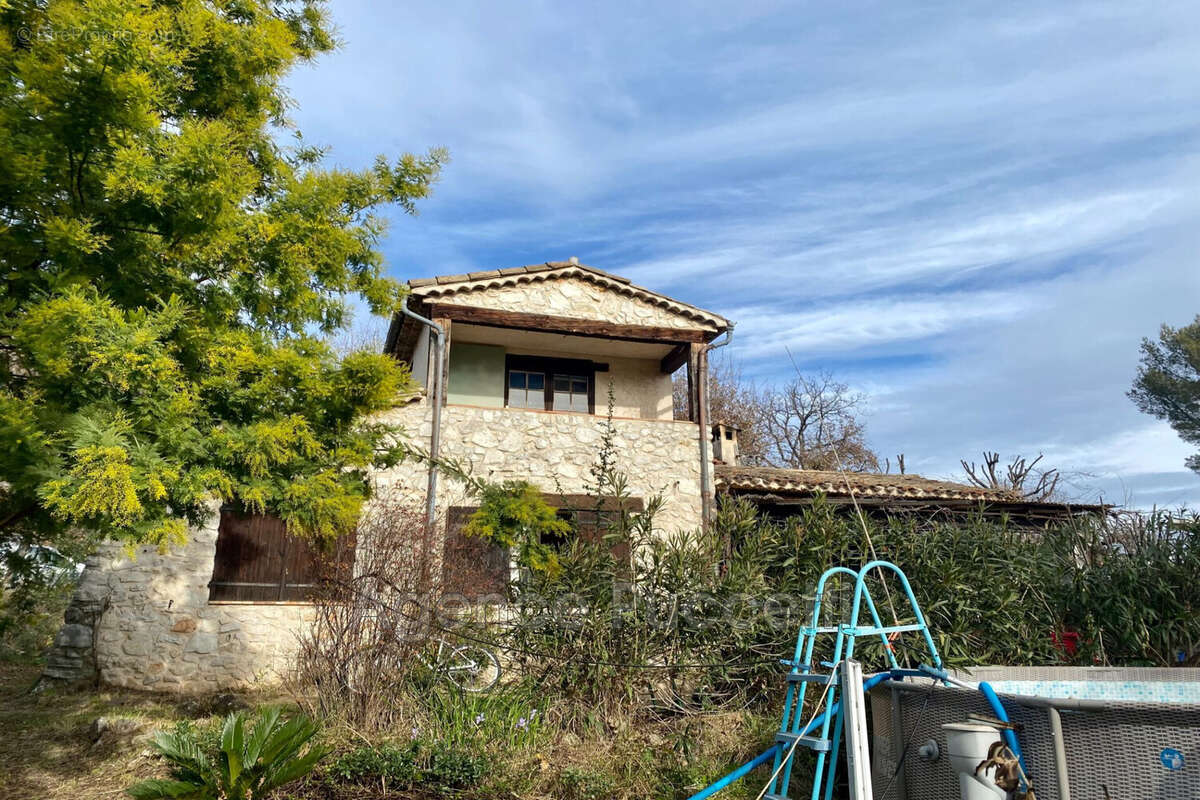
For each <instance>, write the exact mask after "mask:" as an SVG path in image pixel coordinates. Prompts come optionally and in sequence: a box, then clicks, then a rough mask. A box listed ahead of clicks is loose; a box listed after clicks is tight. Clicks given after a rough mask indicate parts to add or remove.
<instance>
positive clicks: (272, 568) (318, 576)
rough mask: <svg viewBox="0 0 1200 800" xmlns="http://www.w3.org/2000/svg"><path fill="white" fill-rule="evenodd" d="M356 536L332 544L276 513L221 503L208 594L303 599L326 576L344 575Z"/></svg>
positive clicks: (220, 597)
mask: <svg viewBox="0 0 1200 800" xmlns="http://www.w3.org/2000/svg"><path fill="white" fill-rule="evenodd" d="M354 547H355V536H354V534H353V533H351V534H349V535H347V536H343V537H342V538H341V539H339V540H338V541H337V543H336V545H335V547H334V548H333V549H332V550H329V551H324V550H322V549H321V548H320V547H319V546H317V545H314V544H311V543H309V542H308V541H306V540H304V539H301V538H299V537H296V536H290V535H288V532H287V526H286V525H285V524H284V522H283V520H281V519H279V518H278V517H274V516H269V515H265V514H239V513H237V512H235V511H231V510H227V509H222V511H221V524H220V527H219V528H218V532H217V553H216V558H215V561H214V564H213V577H212V580H211V581H210V582H209V584H208V587H209V590H208V599H209V600H215V601H221V600H224V601H236V602H244V603H254V602H259V603H263V602H304V601H307V600H311V599H312V596H313V593H314V592H315V591H316V590H317V589H318V588H319V587H320V585H321V583H322V582H323V581H325V580H327V579H343V580H344V579H347V578H349V577H350V574H351V572H352V570H353V566H354Z"/></svg>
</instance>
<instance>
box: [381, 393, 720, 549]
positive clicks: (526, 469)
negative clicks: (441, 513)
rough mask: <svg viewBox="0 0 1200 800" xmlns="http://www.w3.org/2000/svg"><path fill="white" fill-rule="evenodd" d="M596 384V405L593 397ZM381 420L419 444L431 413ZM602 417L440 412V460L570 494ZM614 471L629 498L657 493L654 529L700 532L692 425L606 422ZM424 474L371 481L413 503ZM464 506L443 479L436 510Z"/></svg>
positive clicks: (406, 467)
mask: <svg viewBox="0 0 1200 800" xmlns="http://www.w3.org/2000/svg"><path fill="white" fill-rule="evenodd" d="M600 388H601V387H599V386H597V398H596V404H597V406H599V405H600V403H601V397H600V395H601V391H600ZM385 419H386V420H387V421H388V422H391V423H393V424H399V425H401V426H402V427H403V428H404V429H405V431H406V433H407V435H409V436H411V437H414V438H415V439H416V441H418V442H423V443H427V442H428V441H429V429H430V425H431V415H430V409H429V407H428V405H427V404H426V403H425V402H424V401H422V402H420V403H414V404H412V405H409V406H405V407H403V408H399V409H396V410H394V411H393V412H391V413H390V414H389V415H387V416H386V417H385ZM605 422H606V419H605V417H604V416H599V415H596V416H594V415H591V414H569V413H563V412H546V411H531V410H523V409H511V408H507V409H499V408H498V409H490V408H477V407H473V406H446V407H445V408H444V409H443V413H442V456H444V457H446V458H450V459H455V460H457V461H459V462H461V463H464V464H466V465H469V466H470V468H471V470H472V472H473V473H474V474H476V475H478V476H480V477H483V478H487V479H490V480H494V481H500V480H506V479H513V480H526V481H529V482H530V483H533V484H534V485H536V486H537V487H538V488H540V489H541V490H542V491H544V492H547V493H554V492H555V491H558V489H559V488H561V489H562V491H563V492H564V493H568V494H578V493H582V492H584V491H585V489H586V483H587V480H588V477H589V476H588V468H589V467H590V466H591V465H592V464H593V463H594V462H595V459H596V454H597V451H598V450H599V448H600V443H601V437H602V435H603V427H604V424H605ZM613 428H614V433H615V437H614V440H615V444H616V452H617V467H618V468H619V469H620V470H621V471H623V472H624V473H626V475H627V476H628V478H629V487H630V491H631V493H632V494H633V495H635V496H638V497H642V498H649V497H650V496H651V495H654V494H661V495H662V496H663V499H664V505H663V509H662V512H661V513H660V514H659V516H658V517H657V519H656V522H657V527H658V528H660V529H661V530H663V531H665V532H670V531H675V530H677V529H694V528H698V527H700V518H701V513H702V511H701V502H700V443H699V440H698V431H697V427H696V424H695V423H693V422H688V421H686V420H672V419H614V420H613ZM426 474H427V473H426V471H425V468H424V467H423V466H422V465H420V464H415V463H406V464H401V465H400V466H398V467H396V468H395V469H392V470H389V471H386V472H381V473H379V474H378V475H377V476H376V481H377V483H378V484H379V490H380V491H381V492H392V491H399V492H400V493H401V494H402V495H404V496H408V497H411V498H412V499H413V501H414V502H420V501H421V499H422V498H423V496H424V490H425V479H426ZM463 504H469V502H468V498H466V496H465V493H464V492H463V489H462V487H461V486H460V485H457V484H456V483H455V482H453V481H448V480H443V481H442V486H441V488H440V489H439V491H438V506H439V508H441V509H443V510H444V509H445V508H447V507H449V506H454V505H463Z"/></svg>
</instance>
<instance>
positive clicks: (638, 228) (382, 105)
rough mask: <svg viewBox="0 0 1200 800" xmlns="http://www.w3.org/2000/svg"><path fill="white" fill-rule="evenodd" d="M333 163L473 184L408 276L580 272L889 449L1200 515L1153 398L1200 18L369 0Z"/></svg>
mask: <svg viewBox="0 0 1200 800" xmlns="http://www.w3.org/2000/svg"><path fill="white" fill-rule="evenodd" d="M334 13H335V14H336V15H337V18H338V21H339V22H340V23H341V25H342V27H343V32H344V36H345V38H346V40H347V46H346V47H345V49H343V50H342V51H341V52H340V53H338V54H336V55H334V56H331V57H329V58H327V59H324V60H323V61H322V63H320V64H319V65H318V66H317V67H316V68H315V69H305V70H303V71H300V72H298V73H297V74H296V75H295V77H294V80H293V81H292V85H293V87H294V90H295V94H296V97H297V99H298V100H299V102H300V110H299V111H298V112H297V114H296V117H297V119H298V121H299V123H300V125H301V127H302V128H303V129H304V130H305V133H306V135H307V138H308V139H310V140H312V141H315V142H320V143H328V144H331V145H333V146H334V147H335V154H336V161H337V162H339V163H344V164H362V163H366V161H367V159H368V158H369V156H371V155H373V154H374V153H375V152H377V151H383V152H388V153H393V154H394V153H396V152H399V151H401V150H411V149H421V148H423V147H425V146H428V145H434V144H445V145H448V146H449V147H450V149H451V151H452V154H453V157H454V159H455V160H454V162H453V163H452V164H451V165H450V167H449V168H448V170H447V172H446V175H445V178H444V180H443V182H442V183H441V184H440V185H439V187H438V190H437V193H436V194H435V196H434V197H433V198H431V199H430V200H429V201H428V202H426V203H423V204H422V209H423V215H422V216H421V217H420V218H418V219H417V220H416V221H412V220H408V219H400V220H398V221H397V222H396V224H395V226H394V227H393V231H392V234H391V236H390V238H389V240H388V242H387V244H386V248H385V249H386V252H387V255H388V258H389V261H390V263H391V264H392V265H393V269H394V270H395V271H396V272H397V274H400V275H402V276H403V277H413V276H416V275H428V274H435V273H439V272H462V271H466V270H469V269H474V268H481V267H492V266H509V265H513V264H521V263H531V262H536V261H541V260H545V259H547V258H561V257H565V256H569V255H577V256H580V257H581V259H582V260H584V261H585V262H589V263H594V264H595V265H596V266H599V267H602V268H605V269H610V270H612V271H615V272H619V273H623V274H627V275H629V276H630V277H631V278H633V279H635V280H637V281H639V282H641V283H644V284H646V285H648V286H650V287H652V288H654V289H657V290H660V291H664V292H667V293H671V294H674V295H677V296H679V297H680V299H683V300H686V301H688V302H693V303H696V304H699V305H706V306H709V307H712V308H713V309H714V310H717V311H720V312H722V313H725V314H727V315H728V316H731V317H733V318H735V319H737V320H738V322H739V326H738V334H737V338H736V341H735V345H734V347H733V348H731V350H734V351H735V352H737V353H738V354H740V356H741V357H743V358H745V359H749V361H750V363H749V364H748V368H749V369H748V371H751V372H753V373H754V374H755V375H756V376H759V377H762V378H764V379H769V378H771V377H777V378H782V377H786V375H787V374H788V373H789V372H790V370H791V366H790V364H789V363H788V360H787V358H786V355H785V354H784V348H785V347H786V348H789V349H790V350H791V351H792V352H793V353H794V354H795V355H796V356H797V358H799V359H800V360H802V361H803V362H804V363H805V364H806V365H807V364H812V365H816V366H820V365H822V364H828V365H833V366H835V367H836V369H837V370H838V371H839V374H840V375H841V376H842V377H843V378H847V379H850V380H852V381H853V382H854V383H855V384H856V385H858V386H861V387H863V388H865V389H868V390H869V391H870V392H871V394H872V396H873V399H872V409H873V415H872V418H871V431H872V433H873V435H874V437H875V439H876V443H877V444H878V446H879V448H880V449H881V450H882V451H883V452H885V453H889V454H891V453H895V452H900V451H903V452H905V453H906V454H907V455H908V458H909V464H910V465H911V466H912V467H913V468H914V469H921V470H924V471H927V472H930V473H931V474H941V475H953V474H955V473H956V472H957V471H958V459H959V458H960V457H962V456H969V455H970V454H972V453H978V452H979V451H980V450H982V449H984V448H987V449H999V450H1001V451H1002V452H1004V453H1006V454H1008V453H1015V452H1022V453H1034V452H1035V451H1037V452H1045V453H1046V458H1047V460H1048V461H1050V460H1051V459H1052V458H1053V460H1054V463H1055V465H1056V466H1060V467H1062V468H1063V469H1067V470H1071V471H1082V472H1088V473H1090V474H1094V475H1096V476H1097V478H1096V482H1097V484H1098V485H1100V487H1101V488H1102V489H1103V490H1104V492H1105V494H1106V496H1112V495H1114V494H1117V495H1123V494H1124V492H1126V491H1128V492H1131V493H1132V495H1133V496H1134V498H1135V500H1136V502H1138V503H1140V504H1149V503H1152V502H1158V500H1159V499H1163V500H1164V501H1165V500H1166V499H1170V500H1171V501H1172V502H1174V501H1176V500H1179V499H1180V498H1181V497H1182V498H1184V499H1190V500H1192V501H1193V502H1197V503H1200V479H1195V482H1194V485H1195V487H1196V488H1195V489H1194V490H1192V491H1191V492H1190V493H1188V489H1187V488H1186V487H1187V486H1189V482H1191V481H1192V480H1193V476H1191V475H1190V474H1188V473H1184V472H1182V466H1181V460H1182V456H1183V455H1184V454H1185V450H1186V449H1185V448H1183V447H1182V445H1180V444H1179V442H1178V440H1177V439H1175V438H1174V437H1173V434H1172V433H1171V432H1170V431H1169V429H1168V428H1166V427H1165V426H1163V425H1161V424H1159V423H1156V422H1154V421H1152V420H1150V419H1149V418H1147V417H1145V416H1144V415H1141V414H1139V413H1138V412H1137V410H1136V409H1135V408H1134V407H1133V406H1132V404H1131V403H1130V402H1129V401H1128V400H1127V398H1125V396H1124V392H1125V390H1126V389H1127V388H1128V385H1129V382H1130V380H1131V378H1132V374H1133V370H1134V367H1135V365H1136V362H1137V357H1138V353H1137V343H1138V340H1139V339H1140V337H1141V336H1144V335H1152V334H1153V333H1154V331H1155V330H1156V328H1157V326H1158V324H1159V323H1161V322H1163V321H1171V322H1174V323H1181V322H1185V321H1187V320H1189V319H1190V318H1191V317H1192V316H1194V315H1195V314H1196V313H1197V312H1200V267H1198V266H1197V264H1196V256H1195V254H1196V253H1197V252H1200V234H1197V232H1196V231H1194V230H1192V229H1193V228H1195V220H1196V219H1197V218H1200V203H1198V202H1197V201H1196V200H1195V192H1194V187H1195V185H1196V182H1197V178H1200V169H1198V168H1197V156H1198V155H1200V106H1197V104H1196V102H1195V99H1196V98H1197V97H1200V6H1197V5H1196V4H1195V3H1194V2H1187V1H1182V2H1168V1H1166V0H1164V2H1159V3H1155V4H1154V8H1153V11H1152V12H1147V10H1146V9H1145V8H1144V7H1142V6H1140V5H1138V4H1130V3H1125V2H1088V3H1065V4H1063V3H1059V4H1050V5H1047V4H1044V3H1021V2H1017V3H1010V4H1001V5H991V6H980V5H978V4H945V3H928V4H924V3H898V4H883V5H880V4H877V3H866V4H859V3H856V2H854V0H850V2H847V3H839V4H819V3H814V4H809V5H807V6H806V7H805V8H804V9H803V11H802V12H800V11H798V10H797V8H796V7H795V6H794V4H776V3H771V2H762V3H744V4H740V5H739V6H738V7H737V8H736V9H734V8H732V7H730V6H728V5H727V4H709V3H699V4H696V3H687V4H684V3H670V2H666V3H655V4H650V5H647V4H644V3H641V4H636V3H621V2H614V3H607V4H603V5H589V6H569V5H563V4H560V3H550V2H545V1H542V2H533V3H526V4H522V5H521V6H520V7H516V6H511V5H505V4H493V3H470V2H453V1H451V2H439V3H432V2H426V3H421V2H416V3H406V4H403V5H379V4H368V3H365V2H358V3H355V2H345V3H341V4H339V5H338V6H337V7H336V8H335V9H334Z"/></svg>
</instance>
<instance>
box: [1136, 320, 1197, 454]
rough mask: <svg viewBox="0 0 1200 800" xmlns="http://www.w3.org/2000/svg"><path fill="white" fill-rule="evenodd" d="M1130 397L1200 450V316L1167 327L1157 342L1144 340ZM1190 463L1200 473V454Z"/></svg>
mask: <svg viewBox="0 0 1200 800" xmlns="http://www.w3.org/2000/svg"><path fill="white" fill-rule="evenodd" d="M1129 397H1130V398H1131V399H1132V400H1133V402H1135V403H1137V407H1138V408H1139V409H1141V410H1142V411H1144V412H1145V413H1147V414H1153V415H1154V416H1156V417H1158V418H1159V419H1165V420H1166V421H1167V422H1168V423H1170V425H1171V427H1172V428H1174V429H1175V432H1176V433H1178V434H1179V437H1180V438H1181V439H1183V440H1184V441H1185V442H1187V443H1188V444H1191V445H1196V446H1197V447H1200V316H1197V317H1196V319H1195V321H1193V322H1192V324H1191V325H1185V326H1183V327H1182V328H1172V327H1171V326H1169V325H1163V326H1162V330H1161V331H1159V334H1158V341H1157V342H1154V341H1151V340H1150V339H1143V340H1142V362H1141V364H1140V365H1139V366H1138V374H1137V378H1136V379H1134V382H1133V388H1132V389H1131V390H1130V391H1129ZM1186 464H1187V466H1188V468H1189V469H1193V470H1195V471H1196V472H1200V453H1196V454H1195V455H1192V456H1189V457H1188V458H1187V461H1186Z"/></svg>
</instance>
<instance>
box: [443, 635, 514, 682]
mask: <svg viewBox="0 0 1200 800" xmlns="http://www.w3.org/2000/svg"><path fill="white" fill-rule="evenodd" d="M442 669H443V670H444V671H445V673H446V677H447V678H449V679H450V680H451V681H453V682H454V683H455V684H456V685H457V686H458V687H459V688H461V689H462V690H463V691H464V692H486V691H487V690H488V689H491V688H492V687H493V686H495V685H496V683H497V682H498V681H499V680H500V661H499V659H497V658H496V654H495V653H493V652H492V651H491V650H488V649H486V648H484V647H478V646H476V645H469V644H468V645H463V646H462V647H456V648H454V649H453V650H451V651H450V656H449V657H448V658H447V659H446V661H445V662H444V663H443V666H442Z"/></svg>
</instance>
